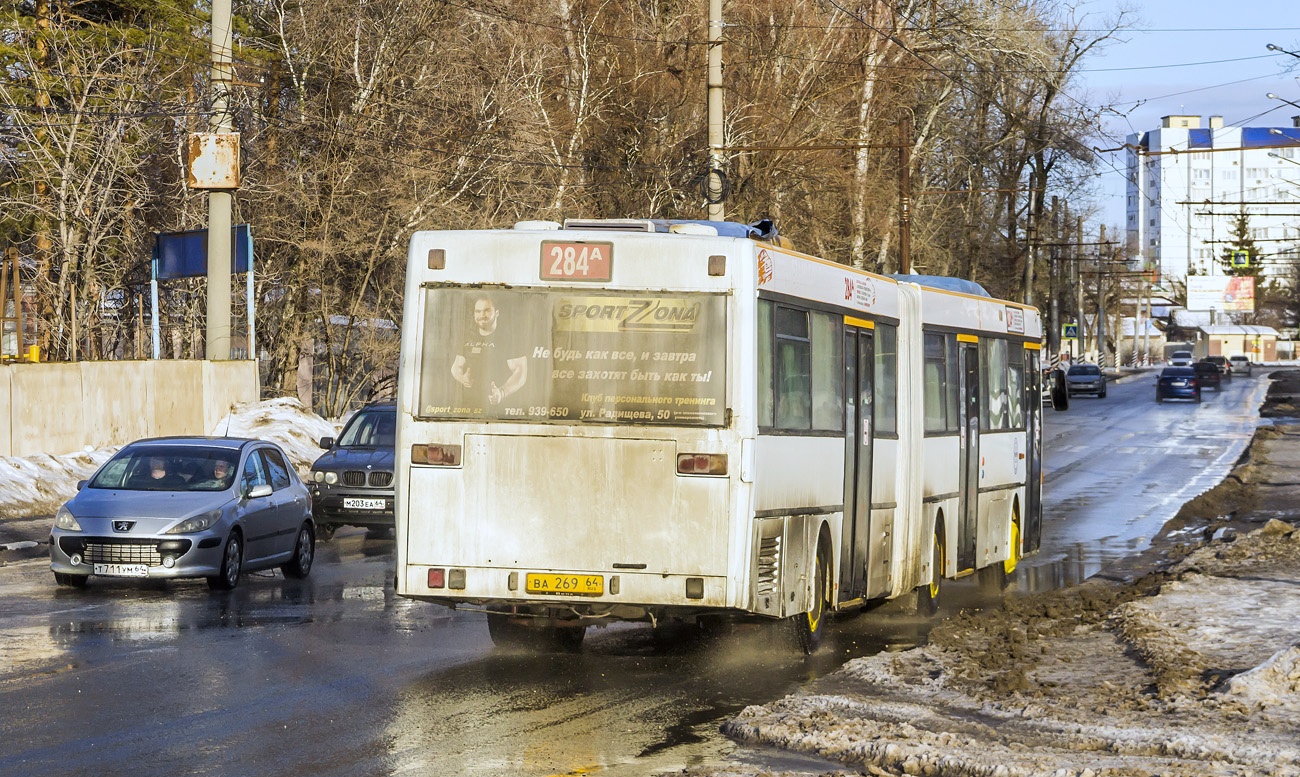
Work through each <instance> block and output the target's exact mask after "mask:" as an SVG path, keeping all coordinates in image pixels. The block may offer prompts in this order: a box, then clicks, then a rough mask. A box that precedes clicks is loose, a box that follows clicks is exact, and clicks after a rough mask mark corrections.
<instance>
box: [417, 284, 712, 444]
mask: <svg viewBox="0 0 1300 777" xmlns="http://www.w3.org/2000/svg"><path fill="white" fill-rule="evenodd" d="M424 299H425V308H424V330H423V344H422V346H421V349H420V357H419V358H420V365H419V370H420V388H419V409H418V411H417V416H418V417H420V418H425V419H452V418H460V419H485V420H518V421H525V422H537V421H550V422H556V423H580V424H670V425H688V426H722V425H724V423H725V419H726V393H725V389H726V346H727V332H726V311H727V301H726V297H725V296H724V295H722V294H714V293H700V292H681V293H667V292H648V291H637V292H614V291H606V290H598V289H590V290H587V289H581V290H574V289H558V288H556V289H518V288H515V289H511V288H497V289H482V288H464V287H428V288H427V289H426V291H425V296H424Z"/></svg>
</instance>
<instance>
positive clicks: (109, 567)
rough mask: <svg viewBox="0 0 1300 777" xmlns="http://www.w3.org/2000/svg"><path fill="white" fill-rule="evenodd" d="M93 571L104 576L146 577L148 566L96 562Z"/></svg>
mask: <svg viewBox="0 0 1300 777" xmlns="http://www.w3.org/2000/svg"><path fill="white" fill-rule="evenodd" d="M94 572H95V574H97V575H104V576H105V577H148V576H149V567H148V566H146V565H144V564H96V565H95V567H94Z"/></svg>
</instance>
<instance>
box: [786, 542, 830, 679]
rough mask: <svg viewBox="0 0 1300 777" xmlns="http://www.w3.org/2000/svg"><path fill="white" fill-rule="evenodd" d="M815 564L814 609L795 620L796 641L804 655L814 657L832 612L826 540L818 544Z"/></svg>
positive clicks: (828, 554)
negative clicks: (828, 616)
mask: <svg viewBox="0 0 1300 777" xmlns="http://www.w3.org/2000/svg"><path fill="white" fill-rule="evenodd" d="M815 563H816V568H815V569H814V570H813V602H812V609H811V610H809V611H808V612H805V613H802V614H800V615H796V616H794V618H793V622H794V636H795V641H796V642H797V643H798V645H799V649H800V650H802V651H803V653H804V655H812V654H813V653H814V652H815V651H816V650H817V647H818V646H819V645H821V642H822V635H823V634H825V633H826V617H827V614H828V613H829V612H830V580H831V552H830V548H829V547H828V545H827V543H826V541H825V540H820V541H818V543H817V560H816V562H815Z"/></svg>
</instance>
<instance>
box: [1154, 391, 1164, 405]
mask: <svg viewBox="0 0 1300 777" xmlns="http://www.w3.org/2000/svg"><path fill="white" fill-rule="evenodd" d="M1164 401H1165V398H1164V397H1162V396H1160V394H1158V393H1157V394H1156V404H1157V405H1158V404H1160V403H1161V402H1164Z"/></svg>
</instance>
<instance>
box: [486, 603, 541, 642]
mask: <svg viewBox="0 0 1300 777" xmlns="http://www.w3.org/2000/svg"><path fill="white" fill-rule="evenodd" d="M487 622H488V635H489V636H491V637H492V644H493V645H496V646H497V647H499V648H504V649H506V650H522V649H525V648H533V647H535V644H536V643H535V640H534V639H533V638H532V635H531V631H532V630H531V629H529V628H528V627H527V626H524V625H522V624H519V623H515V622H514V621H513V620H511V616H510V615H509V614H506V613H501V612H490V613H488V614H487Z"/></svg>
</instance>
